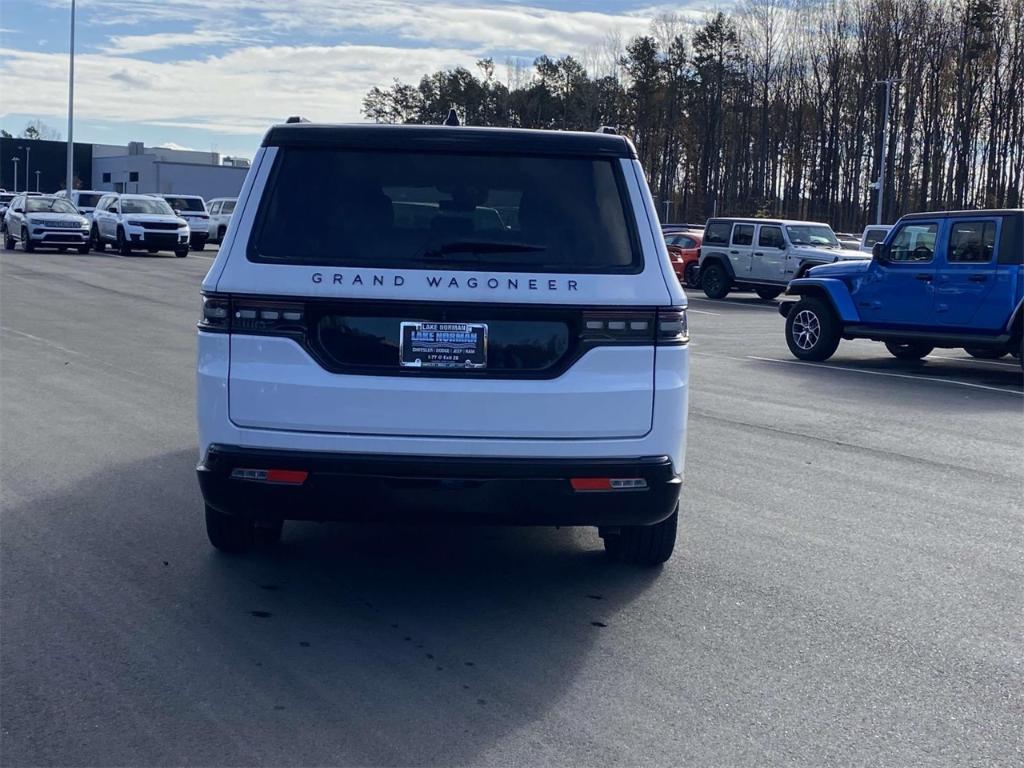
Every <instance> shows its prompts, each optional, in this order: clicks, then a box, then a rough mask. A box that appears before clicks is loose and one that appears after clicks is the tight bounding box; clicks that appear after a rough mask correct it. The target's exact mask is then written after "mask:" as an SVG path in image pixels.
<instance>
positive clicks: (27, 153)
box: [25, 147, 32, 192]
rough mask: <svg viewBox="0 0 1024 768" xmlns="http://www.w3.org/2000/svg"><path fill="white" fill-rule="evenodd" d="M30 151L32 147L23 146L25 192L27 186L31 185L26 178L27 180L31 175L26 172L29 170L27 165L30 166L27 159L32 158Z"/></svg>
mask: <svg viewBox="0 0 1024 768" xmlns="http://www.w3.org/2000/svg"><path fill="white" fill-rule="evenodd" d="M31 153H32V147H25V191H26V192H28V188H29V187H30V186H32V185H31V184H29V183H28V180H29V179H30V178H32V177H31V176H30V175H29V173H28V171H29V167H30V166H29V160H31V159H32V155H31Z"/></svg>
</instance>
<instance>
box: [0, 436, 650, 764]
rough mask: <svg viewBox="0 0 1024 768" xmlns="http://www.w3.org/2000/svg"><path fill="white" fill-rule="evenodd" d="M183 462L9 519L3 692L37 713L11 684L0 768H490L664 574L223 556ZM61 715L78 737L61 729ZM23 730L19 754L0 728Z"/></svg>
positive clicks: (533, 554) (528, 542)
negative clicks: (197, 767) (36, 529)
mask: <svg viewBox="0 0 1024 768" xmlns="http://www.w3.org/2000/svg"><path fill="white" fill-rule="evenodd" d="M194 462H195V454H194V452H193V451H176V452H172V453H168V454H165V455H160V456H156V457H153V458H149V459H144V460H140V461H137V462H133V463H128V464H122V465H120V466H116V467H112V468H110V469H108V470H104V471H103V472H100V473H98V474H96V475H94V476H92V477H88V478H86V479H84V480H83V481H81V482H77V483H75V484H73V486H71V487H70V488H68V489H65V490H64V491H62V492H61V493H59V494H54V495H53V496H51V497H50V498H47V499H44V500H42V501H39V500H35V501H33V502H32V503H31V504H26V505H24V506H22V507H14V508H13V509H9V510H5V533H6V534H7V535H6V537H5V539H6V540H5V542H4V559H5V562H6V565H7V566H8V574H9V576H8V578H7V579H6V583H5V584H4V599H5V606H6V607H5V611H4V613H5V616H4V624H5V629H9V628H11V627H15V626H16V627H17V631H10V632H7V633H6V638H5V644H4V646H5V647H4V649H3V650H4V654H3V655H4V659H5V660H4V665H3V666H4V668H5V670H4V682H5V684H8V683H10V682H11V680H12V678H11V675H12V674H14V673H16V674H14V676H15V678H17V677H18V676H19V675H20V676H21V677H22V678H24V676H25V675H28V677H29V678H30V683H29V685H30V687H31V688H32V690H33V691H34V693H33V696H32V698H33V708H32V712H31V714H29V713H27V712H26V711H23V710H22V709H19V707H18V706H17V701H18V698H17V693H16V691H17V690H18V686H17V685H7V686H6V687H7V690H6V694H7V695H6V696H5V697H4V700H3V705H4V706H3V710H4V712H3V715H4V720H5V726H6V727H5V731H7V733H8V735H7V736H5V738H4V742H5V750H6V754H7V757H8V761H5V762H7V763H8V764H11V765H14V764H20V763H33V764H45V763H51V764H54V763H60V762H62V761H63V762H67V757H68V755H74V756H75V759H76V760H77V761H80V762H82V763H94V762H95V763H104V764H111V765H112V764H136V765H140V764H160V763H164V764H168V763H174V764H185V763H189V764H208V765H212V764H216V765H243V764H244V765H252V764H274V765H283V764H291V765H314V764H315V765H326V764H357V765H382V766H383V765H411V764H416V765H461V764H469V763H474V762H492V763H493V762H502V757H501V749H502V744H503V742H505V741H506V740H507V739H510V738H511V739H519V740H520V742H519V744H520V747H521V746H522V743H523V741H522V740H523V739H525V743H529V741H530V739H529V736H528V733H529V731H530V728H531V723H534V722H535V721H537V720H539V719H541V718H547V717H548V716H549V715H551V711H552V710H555V711H556V712H555V713H554V715H553V716H554V717H555V718H556V719H562V718H566V719H572V718H573V717H574V713H573V712H571V711H566V712H559V711H557V710H558V709H559V707H560V702H561V701H562V700H563V698H564V696H565V694H566V692H567V691H568V690H569V689H571V688H572V687H573V686H574V683H575V682H576V678H577V675H578V674H579V673H580V670H581V668H582V667H583V666H584V665H585V662H586V659H587V657H588V654H590V653H591V652H592V651H593V649H594V646H595V644H596V643H598V641H599V638H600V637H601V635H602V633H604V632H610V631H613V630H610V629H607V627H608V626H609V625H610V626H612V627H614V625H615V617H616V615H617V614H618V613H619V612H620V611H622V610H623V609H624V608H625V607H627V606H628V605H629V604H630V603H631V602H632V601H633V600H635V599H636V598H637V597H638V596H639V595H640V594H642V593H643V592H644V590H645V589H646V588H647V587H648V586H650V585H651V584H652V582H653V581H654V580H655V579H656V578H657V574H658V572H657V570H653V571H652V570H640V569H636V568H632V567H628V566H623V565H619V564H616V563H613V562H610V561H608V560H607V559H606V558H605V556H604V554H603V552H601V551H600V546H599V540H598V539H597V537H596V535H594V534H593V533H591V532H589V531H586V532H583V531H573V530H568V529H561V530H554V529H525V528H524V529H514V528H489V527H463V528H434V527H429V526H412V527H390V526H353V525H344V524H325V525H318V524H315V523H288V524H286V526H285V533H284V538H283V541H282V543H281V544H280V545H279V546H278V547H276V548H269V549H262V550H258V551H256V552H253V553H251V554H248V555H244V556H229V555H224V554H221V553H218V552H216V551H215V550H213V549H212V548H211V547H210V545H209V544H208V542H207V541H206V537H205V531H204V529H203V524H202V505H201V500H200V498H199V495H198V491H197V489H196V486H195V480H194V474H193V471H192V470H193V467H194ZM339 503H343V500H339ZM40 515H44V516H47V517H50V516H56V517H58V518H59V519H60V520H61V523H60V526H61V527H60V534H59V537H58V538H55V539H54V540H53V542H52V543H51V545H50V547H49V548H48V550H47V551H45V552H44V551H37V550H35V549H32V548H31V547H30V545H29V542H19V541H18V539H19V534H18V531H19V530H22V529H23V528H30V527H31V526H34V525H38V524H39V519H40V517H39V516H40ZM33 516H34V517H33ZM23 594H24V597H22V595H23ZM29 594H31V595H32V596H31V598H29V597H28V595H29ZM15 596H17V597H15ZM29 601H30V602H31V605H29ZM23 603H24V604H23ZM35 605H47V606H48V608H49V610H48V611H47V612H43V613H40V612H38V611H36V610H35V609H34V608H33V607H32V606H35ZM65 624H66V627H65V628H64V629H63V630H62V629H61V626H62V625H65ZM67 633H71V634H73V637H74V640H73V645H72V647H73V650H69V646H68V637H69V634H67ZM14 659H17V662H14V661H13V660H14ZM12 666H13V667H14V668H15V669H14V670H13V672H12ZM19 679H21V678H19ZM24 682H25V680H24V679H22V683H24ZM95 690H99V691H102V694H103V695H102V697H99V696H97V695H95V694H94V693H93V691H95ZM97 699H99V701H97ZM154 701H156V702H159V703H154ZM68 702H74V704H72V705H70V706H72V708H73V709H74V707H78V706H80V707H81V709H80V710H79V711H78V712H77V714H76V716H77V717H79V718H80V721H81V722H87V723H88V724H89V725H88V727H87V728H86V727H85V726H82V727H81V728H76V726H75V725H71V726H68V725H67V724H64V725H60V723H61V722H62V717H63V716H62V714H61V713H62V712H64V711H65V710H66V708H67V707H68V706H69V704H68ZM83 702H85V703H83ZM89 707H92V709H89ZM26 718H31V722H32V725H31V728H32V729H33V730H34V739H33V745H32V746H31V749H30V748H29V745H28V744H27V743H25V742H23V741H21V740H19V739H17V738H12V736H11V734H16V733H18V732H19V731H20V728H19V724H21V725H24V724H25V720H26ZM46 723H50V724H51V725H50V726H46ZM40 729H42V732H40ZM524 732H525V733H526V734H527V735H526V736H523V735H522V734H523V733H524ZM521 754H522V753H521Z"/></svg>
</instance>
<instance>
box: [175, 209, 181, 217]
mask: <svg viewBox="0 0 1024 768" xmlns="http://www.w3.org/2000/svg"><path fill="white" fill-rule="evenodd" d="M174 215H175V216H181V210H180V209H179V208H175V209H174Z"/></svg>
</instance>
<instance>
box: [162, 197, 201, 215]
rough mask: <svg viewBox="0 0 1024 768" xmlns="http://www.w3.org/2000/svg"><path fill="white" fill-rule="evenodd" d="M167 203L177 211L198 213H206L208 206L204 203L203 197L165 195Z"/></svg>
mask: <svg viewBox="0 0 1024 768" xmlns="http://www.w3.org/2000/svg"><path fill="white" fill-rule="evenodd" d="M164 200H166V201H167V204H168V205H169V206H171V208H173V209H174V210H176V211H195V212H198V213H206V207H205V206H204V205H203V199H202V198H201V197H166V196H165V197H164Z"/></svg>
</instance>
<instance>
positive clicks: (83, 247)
mask: <svg viewBox="0 0 1024 768" xmlns="http://www.w3.org/2000/svg"><path fill="white" fill-rule="evenodd" d="M78 252H79V253H80V254H81V255H82V256H85V254H87V253H88V252H89V244H88V243H86V244H85V245H80V246H78Z"/></svg>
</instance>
